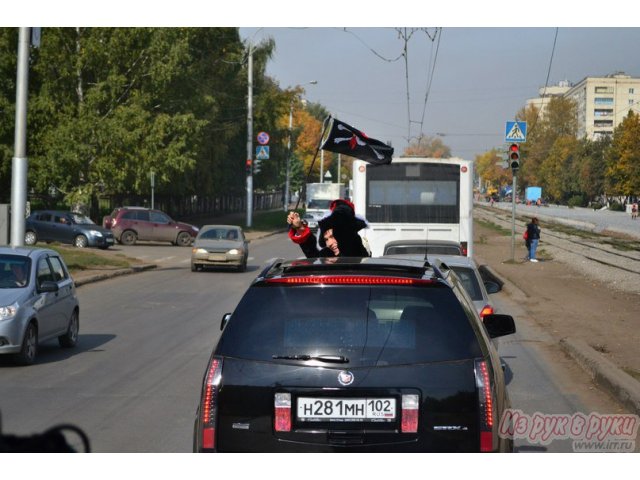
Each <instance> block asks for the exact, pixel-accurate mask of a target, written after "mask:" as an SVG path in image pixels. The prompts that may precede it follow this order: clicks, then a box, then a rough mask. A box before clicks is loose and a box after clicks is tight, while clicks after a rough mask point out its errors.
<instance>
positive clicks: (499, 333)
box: [482, 313, 516, 338]
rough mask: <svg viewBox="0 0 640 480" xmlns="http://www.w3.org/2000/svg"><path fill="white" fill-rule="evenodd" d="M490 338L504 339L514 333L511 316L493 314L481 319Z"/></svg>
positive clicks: (514, 327)
mask: <svg viewBox="0 0 640 480" xmlns="http://www.w3.org/2000/svg"><path fill="white" fill-rule="evenodd" d="M482 322H483V323H484V326H485V327H486V328H487V332H489V336H490V337H491V338H497V337H504V336H505V335H511V334H512V333H516V323H515V321H514V320H513V317H512V316H511V315H502V314H498V313H494V314H492V315H485V316H484V318H483V319H482Z"/></svg>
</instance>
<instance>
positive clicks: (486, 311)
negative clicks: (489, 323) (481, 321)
mask: <svg viewBox="0 0 640 480" xmlns="http://www.w3.org/2000/svg"><path fill="white" fill-rule="evenodd" d="M494 313H496V312H495V310H494V309H493V307H492V306H491V305H485V306H484V307H482V310H481V311H480V318H484V317H485V315H493V314H494Z"/></svg>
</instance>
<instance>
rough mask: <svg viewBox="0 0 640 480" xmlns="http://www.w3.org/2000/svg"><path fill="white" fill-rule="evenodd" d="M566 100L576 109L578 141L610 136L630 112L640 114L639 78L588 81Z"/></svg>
mask: <svg viewBox="0 0 640 480" xmlns="http://www.w3.org/2000/svg"><path fill="white" fill-rule="evenodd" d="M565 97H567V98H572V99H573V100H575V102H576V104H577V105H578V137H582V136H585V135H586V136H587V138H590V139H592V140H595V139H597V138H599V137H601V136H603V135H611V134H613V129H614V128H615V127H616V126H618V125H619V124H620V123H622V120H623V119H624V117H626V116H627V114H628V113H629V110H633V111H634V112H636V113H640V78H632V77H631V76H630V75H626V74H625V73H624V72H617V73H614V74H612V75H607V76H606V77H587V78H585V79H583V80H582V81H580V82H579V83H577V84H576V85H574V86H573V87H572V88H571V89H570V90H569V91H568V92H567V93H565Z"/></svg>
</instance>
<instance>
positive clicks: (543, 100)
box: [527, 80, 571, 118]
mask: <svg viewBox="0 0 640 480" xmlns="http://www.w3.org/2000/svg"><path fill="white" fill-rule="evenodd" d="M570 89H571V82H569V81H568V80H563V81H561V82H559V83H558V85H551V86H549V87H546V88H545V87H542V88H540V89H539V90H538V94H539V95H540V96H539V97H537V98H530V99H529V100H527V108H529V107H530V106H534V107H535V108H537V109H538V110H539V111H540V118H542V117H544V113H545V109H546V107H547V104H548V103H549V101H550V100H551V99H552V98H553V97H562V96H564V94H565V93H567V92H568V91H569V90H570Z"/></svg>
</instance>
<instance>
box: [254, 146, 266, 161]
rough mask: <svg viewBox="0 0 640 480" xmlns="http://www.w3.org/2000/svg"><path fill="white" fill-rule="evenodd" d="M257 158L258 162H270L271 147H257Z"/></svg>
mask: <svg viewBox="0 0 640 480" xmlns="http://www.w3.org/2000/svg"><path fill="white" fill-rule="evenodd" d="M256 158H257V159H258V160H269V147H268V146H266V145H262V146H260V147H256Z"/></svg>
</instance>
